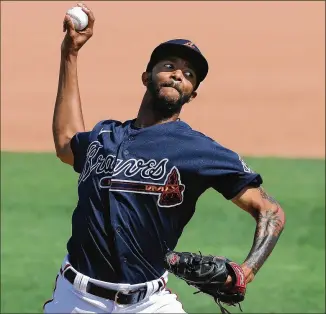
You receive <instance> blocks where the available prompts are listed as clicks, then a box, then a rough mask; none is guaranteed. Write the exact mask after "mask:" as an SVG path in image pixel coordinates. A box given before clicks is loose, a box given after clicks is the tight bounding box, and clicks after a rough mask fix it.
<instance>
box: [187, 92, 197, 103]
mask: <svg viewBox="0 0 326 314" xmlns="http://www.w3.org/2000/svg"><path fill="white" fill-rule="evenodd" d="M196 97H197V92H196V91H193V92H192V94H191V97H190V98H189V100H188V102H191V101H192V100H193V99H195V98H196Z"/></svg>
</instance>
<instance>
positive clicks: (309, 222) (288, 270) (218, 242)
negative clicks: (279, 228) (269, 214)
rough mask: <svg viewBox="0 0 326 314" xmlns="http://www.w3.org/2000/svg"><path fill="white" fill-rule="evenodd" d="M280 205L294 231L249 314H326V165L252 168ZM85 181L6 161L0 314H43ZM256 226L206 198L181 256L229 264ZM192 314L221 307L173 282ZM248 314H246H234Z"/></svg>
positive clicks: (256, 286)
mask: <svg viewBox="0 0 326 314" xmlns="http://www.w3.org/2000/svg"><path fill="white" fill-rule="evenodd" d="M246 161H247V163H248V164H249V166H251V167H252V168H253V169H255V170H256V171H257V172H260V173H261V174H262V175H263V178H264V181H265V183H264V187H265V188H266V189H267V190H268V191H269V192H270V194H271V195H273V196H274V197H275V198H277V199H278V200H279V202H280V203H281V204H282V206H283V208H284V210H285V212H286V215H287V225H286V228H285V230H284V233H283V235H282V237H281V239H280V241H279V244H278V245H277V247H276V249H275V251H274V252H273V254H272V255H271V256H270V258H269V259H268V261H267V262H266V264H265V265H264V266H263V268H262V269H261V270H260V272H259V273H258V274H257V276H256V279H255V281H254V282H252V283H251V284H250V285H249V286H248V291H247V297H246V300H245V302H244V303H243V305H242V307H243V311H244V313H325V302H324V296H325V164H324V160H289V159H287V160H285V159H272V158H266V159H265V158H246ZM76 181H77V174H76V173H74V172H73V170H72V169H71V168H70V167H68V166H66V165H64V164H62V163H61V162H59V161H58V160H57V159H56V158H55V157H54V155H53V154H14V153H2V154H1V209H2V211H1V313H14V312H15V313H40V312H41V311H42V305H43V302H44V301H45V300H46V299H48V298H49V297H50V295H51V293H52V287H53V282H54V279H55V276H56V273H57V271H58V269H59V266H60V264H61V261H62V258H63V257H64V255H65V254H66V248H65V247H66V241H67V239H68V237H69V235H70V227H71V214H72V211H73V209H74V207H75V204H76V201H77V190H76ZM254 229H255V223H254V220H253V219H252V218H251V217H249V215H248V214H246V213H245V212H243V211H241V210H240V209H238V208H237V207H235V206H234V205H233V204H232V203H230V202H228V201H226V200H224V199H223V198H222V197H221V196H220V195H219V194H217V193H216V192H214V191H212V190H209V191H207V192H206V193H205V194H204V195H203V196H202V198H201V199H200V200H199V202H198V204H197V211H196V214H195V215H194V218H193V220H192V221H191V222H190V224H189V225H188V226H187V227H186V229H185V232H184V234H183V237H182V238H181V239H180V242H179V244H178V247H177V249H178V250H185V251H198V250H200V251H201V252H202V253H205V254H208V253H209V254H216V255H225V256H228V257H229V258H230V259H233V260H235V261H238V262H242V260H243V259H244V258H245V257H246V255H247V253H248V252H249V250H250V247H251V243H252V239H253V233H254ZM168 286H169V287H170V288H171V289H172V290H173V291H174V292H176V293H177V294H178V295H179V299H180V300H181V301H182V303H183V304H184V308H185V310H186V311H188V313H220V311H219V309H218V307H217V306H216V305H215V304H214V302H213V300H212V299H211V298H209V297H207V296H205V295H202V294H198V295H193V292H194V291H195V290H194V289H193V288H191V287H189V286H187V285H186V284H185V283H184V282H181V281H178V280H176V279H175V278H172V277H171V276H170V280H169V283H168ZM229 310H230V311H231V312H232V313H239V312H240V311H239V310H238V309H237V308H233V307H231V308H229Z"/></svg>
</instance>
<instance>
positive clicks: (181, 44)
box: [146, 39, 208, 89]
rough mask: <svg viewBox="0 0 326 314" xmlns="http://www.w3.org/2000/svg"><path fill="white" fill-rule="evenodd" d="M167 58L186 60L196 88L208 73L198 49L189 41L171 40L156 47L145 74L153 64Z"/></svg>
mask: <svg viewBox="0 0 326 314" xmlns="http://www.w3.org/2000/svg"><path fill="white" fill-rule="evenodd" d="M168 56H176V57H180V58H183V59H185V60H188V61H189V62H190V63H191V64H192V66H193V67H194V70H195V72H196V77H197V86H196V87H195V89H196V88H197V87H198V85H199V84H200V82H202V81H203V80H204V79H205V77H206V75H207V73H208V62H207V60H206V59H205V57H204V56H203V54H202V53H201V51H200V50H199V48H198V47H197V46H196V45H195V44H194V43H193V42H192V41H190V40H187V39H173V40H169V41H167V42H164V43H162V44H160V45H159V46H157V47H156V48H155V49H154V51H153V52H152V54H151V58H150V61H149V63H148V65H147V68H146V72H150V71H151V70H152V69H153V67H154V66H155V64H157V63H158V62H159V61H161V60H162V59H164V58H165V57H168Z"/></svg>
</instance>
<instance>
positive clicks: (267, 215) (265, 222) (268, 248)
mask: <svg viewBox="0 0 326 314" xmlns="http://www.w3.org/2000/svg"><path fill="white" fill-rule="evenodd" d="M259 190H260V193H261V195H262V197H263V198H264V199H267V200H268V201H269V202H270V203H271V208H270V209H266V210H263V211H257V210H255V209H252V211H251V213H252V215H253V216H254V217H255V219H256V221H257V227H256V231H255V236H254V242H253V246H252V248H251V250H250V253H249V255H248V256H247V258H246V260H245V262H244V263H245V264H246V265H247V266H248V267H249V268H251V269H252V271H253V273H254V274H256V273H257V272H258V270H259V269H260V268H261V266H262V265H263V264H264V262H265V261H266V259H267V258H268V256H269V255H270V254H271V252H272V250H273V248H274V247H275V245H276V243H277V241H278V239H279V237H280V235H281V233H282V231H283V227H284V223H285V216H284V212H283V210H282V209H281V208H280V206H279V204H278V203H277V201H276V200H274V199H273V198H272V197H270V196H269V195H267V193H266V192H265V191H264V190H263V189H261V188H260V189H259Z"/></svg>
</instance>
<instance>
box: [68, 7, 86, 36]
mask: <svg viewBox="0 0 326 314" xmlns="http://www.w3.org/2000/svg"><path fill="white" fill-rule="evenodd" d="M66 14H67V15H69V16H70V18H71V19H72V21H73V23H74V26H75V30H76V31H81V30H83V29H84V28H86V26H87V25H88V16H87V14H86V13H85V12H84V11H83V10H82V8H81V7H73V8H71V9H69V10H68V11H67V13H66Z"/></svg>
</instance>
